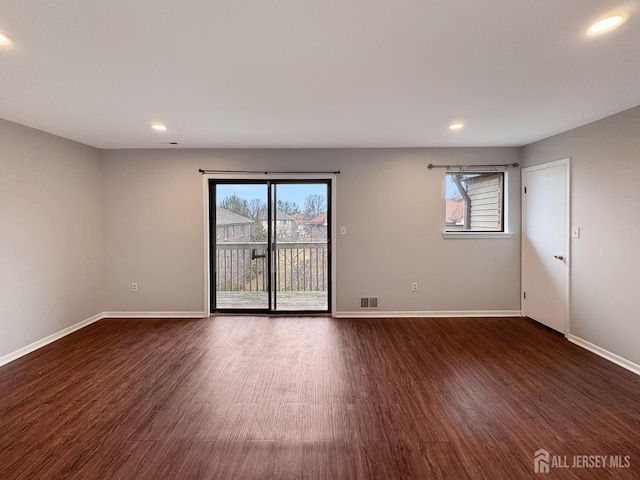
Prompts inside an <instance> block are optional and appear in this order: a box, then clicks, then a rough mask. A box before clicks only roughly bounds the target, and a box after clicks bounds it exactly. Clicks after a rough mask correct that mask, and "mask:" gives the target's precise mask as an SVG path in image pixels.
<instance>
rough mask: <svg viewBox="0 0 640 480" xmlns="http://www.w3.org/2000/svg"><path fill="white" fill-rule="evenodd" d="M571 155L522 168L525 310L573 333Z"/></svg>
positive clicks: (523, 307)
mask: <svg viewBox="0 0 640 480" xmlns="http://www.w3.org/2000/svg"><path fill="white" fill-rule="evenodd" d="M569 180H570V159H568V158H567V159H564V160H558V161H555V162H549V163H545V164H542V165H536V166H534V167H528V168H523V169H522V185H523V193H522V295H523V296H522V312H523V315H524V316H527V317H529V318H532V319H534V320H536V321H538V322H540V323H542V324H544V325H546V326H548V327H550V328H552V329H554V330H557V331H558V332H560V333H563V334H565V335H566V334H568V333H569V261H570V251H569V250H570V228H571V224H570V190H569V188H570V181H569Z"/></svg>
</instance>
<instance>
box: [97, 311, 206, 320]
mask: <svg viewBox="0 0 640 480" xmlns="http://www.w3.org/2000/svg"><path fill="white" fill-rule="evenodd" d="M208 316H209V315H207V314H206V313H204V312H202V311H201V312H102V318H205V317H208Z"/></svg>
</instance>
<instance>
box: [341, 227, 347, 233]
mask: <svg viewBox="0 0 640 480" xmlns="http://www.w3.org/2000/svg"><path fill="white" fill-rule="evenodd" d="M346 234H347V227H340V235H346Z"/></svg>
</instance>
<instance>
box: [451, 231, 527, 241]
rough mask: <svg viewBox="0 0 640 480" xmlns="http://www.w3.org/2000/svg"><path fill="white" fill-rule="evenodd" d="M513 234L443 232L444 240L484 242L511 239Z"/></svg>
mask: <svg viewBox="0 0 640 480" xmlns="http://www.w3.org/2000/svg"><path fill="white" fill-rule="evenodd" d="M514 236H515V234H513V233H509V232H495V233H494V232H443V233H442V238H444V239H445V240H472V239H473V240H484V239H489V238H491V239H493V238H513V237H514Z"/></svg>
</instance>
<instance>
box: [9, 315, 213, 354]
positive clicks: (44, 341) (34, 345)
mask: <svg viewBox="0 0 640 480" xmlns="http://www.w3.org/2000/svg"><path fill="white" fill-rule="evenodd" d="M208 316H209V315H205V314H204V312H102V313H98V314H97V315H94V316H92V317H89V318H87V319H85V320H82V321H80V322H78V323H76V324H74V325H71V326H70V327H67V328H64V329H62V330H60V331H59V332H56V333H53V334H51V335H49V336H48V337H45V338H42V339H40V340H38V341H36V342H33V343H32V344H30V345H27V346H26V347H22V348H20V349H18V350H16V351H15V352H11V353H9V354H7V355H4V356H3V357H0V366H2V365H6V364H7V363H9V362H13V361H14V360H17V359H18V358H20V357H24V356H25V355H27V354H29V353H31V352H34V351H35V350H38V349H39V348H42V347H44V346H45V345H49V344H50V343H52V342H55V341H56V340H60V339H61V338H62V337H66V336H67V335H69V334H71V333H73V332H75V331H77V330H80V329H81V328H84V327H86V326H88V325H91V324H92V323H95V322H97V321H98V320H102V319H104V318H205V317H208Z"/></svg>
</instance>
